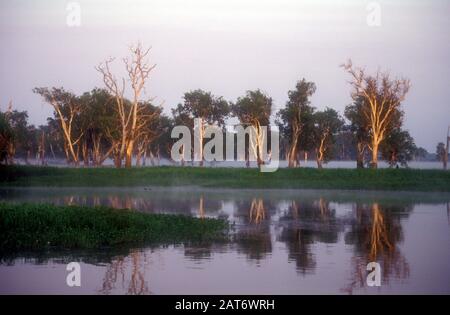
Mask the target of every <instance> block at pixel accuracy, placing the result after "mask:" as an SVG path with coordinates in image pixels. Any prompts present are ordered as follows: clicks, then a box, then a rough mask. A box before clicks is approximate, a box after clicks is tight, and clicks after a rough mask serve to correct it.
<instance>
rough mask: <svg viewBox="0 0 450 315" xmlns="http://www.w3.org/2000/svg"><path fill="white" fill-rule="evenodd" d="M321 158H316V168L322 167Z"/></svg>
mask: <svg viewBox="0 0 450 315" xmlns="http://www.w3.org/2000/svg"><path fill="white" fill-rule="evenodd" d="M322 164H323V163H322V160H321V159H320V158H317V168H320V169H321V168H322Z"/></svg>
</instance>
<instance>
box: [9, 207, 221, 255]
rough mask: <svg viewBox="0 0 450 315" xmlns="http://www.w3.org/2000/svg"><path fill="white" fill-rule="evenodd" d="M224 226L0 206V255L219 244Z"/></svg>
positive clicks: (104, 210) (109, 211)
mask: <svg viewBox="0 0 450 315" xmlns="http://www.w3.org/2000/svg"><path fill="white" fill-rule="evenodd" d="M227 226H228V223H227V222H226V221H224V220H218V219H209V218H206V219H199V218H194V217H188V216H183V215H167V214H148V213H141V212H137V211H133V210H128V209H113V208H108V207H80V206H55V205H50V204H12V203H0V251H16V250H37V249H48V248H61V249H69V248H70V249H73V248H82V249H87V248H99V247H110V246H121V245H142V244H147V243H177V242H189V241H193V242H195V241H205V240H219V239H223V238H224V235H225V234H224V232H225V231H226V229H227Z"/></svg>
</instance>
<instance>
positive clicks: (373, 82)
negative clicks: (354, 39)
mask: <svg viewBox="0 0 450 315" xmlns="http://www.w3.org/2000/svg"><path fill="white" fill-rule="evenodd" d="M343 68H344V69H345V70H346V71H347V72H348V73H349V74H350V75H351V77H352V81H351V84H352V86H353V89H354V90H353V92H352V98H353V100H355V101H356V100H358V98H360V97H362V98H363V99H364V100H365V101H364V102H362V104H361V105H362V106H361V110H362V114H363V115H364V117H365V120H366V122H367V127H368V129H369V130H370V132H369V136H370V145H369V148H370V149H371V151H372V160H371V167H373V168H377V166H378V149H379V146H380V143H381V142H382V141H383V140H384V139H385V138H386V137H387V136H388V134H389V133H388V132H389V130H391V125H392V123H395V122H396V119H395V117H397V116H399V115H400V116H401V114H399V113H398V112H400V111H401V108H400V106H401V102H402V101H403V100H404V99H405V96H406V94H407V93H408V91H409V88H410V81H409V80H408V79H391V78H390V75H389V73H387V72H385V73H381V72H380V71H377V73H376V74H375V75H374V76H373V75H367V74H366V72H365V70H364V69H362V68H354V67H353V65H352V61H351V60H349V61H348V62H347V64H344V65H343Z"/></svg>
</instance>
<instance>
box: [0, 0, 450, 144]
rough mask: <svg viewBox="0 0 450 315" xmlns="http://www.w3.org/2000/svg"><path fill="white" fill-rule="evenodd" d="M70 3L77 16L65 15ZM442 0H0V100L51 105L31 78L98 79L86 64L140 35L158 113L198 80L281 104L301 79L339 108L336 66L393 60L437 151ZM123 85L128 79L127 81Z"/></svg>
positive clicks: (53, 82)
mask: <svg viewBox="0 0 450 315" xmlns="http://www.w3.org/2000/svg"><path fill="white" fill-rule="evenodd" d="M70 2H77V3H79V5H80V8H81V25H80V26H79V27H69V26H68V25H67V23H66V18H67V15H68V13H69V12H68V11H67V10H66V5H67V4H68V3H70ZM369 2H377V3H379V4H380V6H381V25H380V26H369V25H368V24H367V22H366V19H367V15H368V14H369V12H368V11H367V4H368V3H369ZM449 13H450V1H441V0H432V1H426V2H424V1H405V0H403V1H356V0H354V1H331V0H321V1H294V0H291V1H288V0H283V1H256V0H252V1H237V0H231V1H230V0H228V1H225V0H218V1H207V0H190V1H186V0H184V1H183V0H168V1H167V0H166V1H163V0H158V1H155V0H152V1H141V0H135V1H118V0H116V1H108V2H106V1H99V0H96V1H93V0H91V1H86V0H84V1H58V2H57V1H50V0H47V1H39V2H37V1H36V2H31V1H25V0H19V1H9V0H6V1H2V2H0V38H1V42H2V45H1V47H0V54H1V69H2V72H1V74H0V108H1V109H2V110H5V108H6V106H7V104H8V102H9V101H10V100H11V101H12V102H13V107H14V108H15V109H18V110H27V111H28V113H29V117H30V122H31V123H33V124H37V125H39V124H43V123H45V120H46V118H47V117H48V116H51V115H52V108H51V107H50V106H49V105H47V104H44V103H43V101H42V100H41V98H40V97H39V96H38V95H35V94H33V93H32V89H33V88H34V87H41V86H49V87H51V86H57V87H59V86H63V87H64V88H65V89H67V90H70V91H73V92H75V93H77V94H80V93H82V92H85V91H89V90H91V89H92V88H94V87H103V82H102V79H101V76H100V74H99V73H98V72H97V71H96V70H95V69H94V67H95V66H96V65H97V64H98V63H100V62H101V61H103V60H105V59H106V58H108V57H109V56H114V57H116V61H115V65H114V69H115V70H116V73H117V74H118V75H124V71H123V70H124V66H123V64H122V62H121V58H122V57H125V56H127V54H128V51H127V47H128V45H130V44H132V43H135V42H136V41H138V40H140V41H141V42H142V43H143V44H144V45H146V46H152V47H153V48H152V52H151V61H152V62H153V63H156V64H157V67H156V69H155V71H154V73H153V76H152V78H151V80H150V82H149V84H148V86H147V95H146V97H156V100H155V102H156V103H157V104H158V103H161V102H164V105H163V106H164V109H165V112H166V113H170V108H173V107H174V106H176V104H178V103H179V102H181V100H182V95H183V93H184V92H186V91H189V90H193V89H197V88H201V89H204V90H207V91H211V92H212V93H213V94H215V95H220V96H223V97H224V98H225V99H227V100H230V101H235V100H236V98H237V97H239V96H241V95H243V94H244V93H245V91H246V90H250V89H256V88H260V89H262V90H263V91H265V92H266V93H267V94H268V95H270V96H271V97H272V98H273V100H274V111H273V113H272V114H275V112H276V111H277V110H278V109H280V108H282V107H283V106H284V105H285V102H286V100H287V92H288V90H291V89H293V88H294V87H295V84H296V81H297V80H299V79H301V78H303V77H304V78H306V79H307V80H309V81H313V82H315V83H316V85H317V91H316V93H315V95H314V96H313V98H312V105H313V106H315V107H317V108H318V109H324V108H325V107H326V106H328V107H333V108H335V109H337V110H339V112H340V113H341V114H343V110H344V108H345V106H346V105H348V104H349V103H351V98H350V91H351V87H350V85H349V84H348V80H349V77H348V75H347V74H346V73H345V72H344V71H343V69H342V68H340V67H339V65H340V64H342V63H343V62H345V61H346V60H347V59H348V58H351V59H352V60H353V62H354V64H355V65H359V66H366V67H367V69H368V70H369V71H372V72H373V71H376V70H377V68H380V69H382V70H390V71H391V74H392V75H393V76H405V77H407V78H409V79H410V80H411V83H412V87H411V90H410V92H409V94H408V95H407V98H406V101H405V102H404V103H403V109H404V110H405V113H406V115H405V125H404V127H405V128H406V129H408V130H409V131H410V133H411V135H412V136H413V137H414V139H415V141H416V144H417V145H418V146H422V147H424V148H426V149H427V150H428V151H430V152H434V151H435V148H436V145H437V143H438V142H443V141H444V140H445V136H446V131H447V127H448V125H449V124H450V119H449V113H450V111H449V109H450V104H449V103H448V102H449V101H448V100H449V99H450V90H449V87H448V85H449V83H450V61H449V56H450V41H449V38H450V36H449V35H450V19H449V18H448V14H449ZM128 91H129V90H128Z"/></svg>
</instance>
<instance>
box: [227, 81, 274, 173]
mask: <svg viewBox="0 0 450 315" xmlns="http://www.w3.org/2000/svg"><path fill="white" fill-rule="evenodd" d="M231 112H232V113H233V115H234V116H235V117H237V118H238V119H239V121H240V122H241V124H242V125H243V126H249V127H251V130H252V133H251V134H252V136H251V137H250V139H249V147H250V148H251V150H252V152H253V154H254V156H256V160H257V163H258V167H260V166H261V165H262V164H263V163H264V162H263V156H262V149H263V147H262V146H263V143H264V137H265V136H266V135H265V134H264V132H263V128H262V127H263V126H269V119H270V114H271V112H272V98H271V97H269V96H267V95H266V94H264V93H263V92H261V91H260V90H259V89H258V90H256V91H247V93H246V94H245V96H243V97H239V98H238V100H237V102H236V103H235V104H233V105H231ZM246 151H247V150H246Z"/></svg>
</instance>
